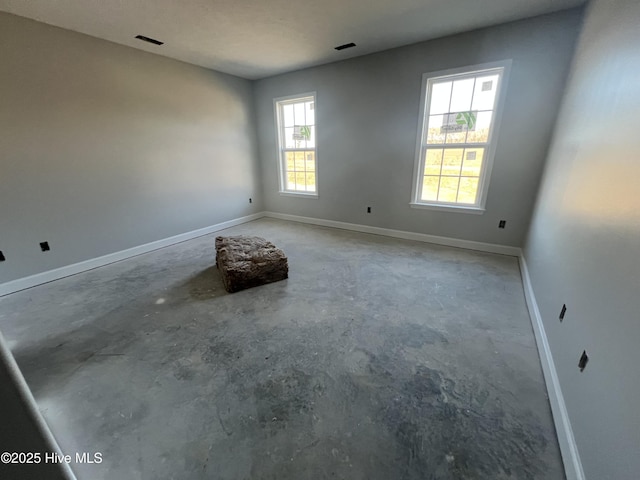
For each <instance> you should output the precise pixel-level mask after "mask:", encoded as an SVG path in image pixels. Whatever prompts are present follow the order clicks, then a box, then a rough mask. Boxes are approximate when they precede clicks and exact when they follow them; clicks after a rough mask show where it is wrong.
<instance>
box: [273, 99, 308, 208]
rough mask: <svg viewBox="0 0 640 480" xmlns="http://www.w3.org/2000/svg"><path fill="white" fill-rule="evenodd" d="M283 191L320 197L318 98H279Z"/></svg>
mask: <svg viewBox="0 0 640 480" xmlns="http://www.w3.org/2000/svg"><path fill="white" fill-rule="evenodd" d="M274 104H275V110H276V124H277V133H278V151H279V161H278V165H279V175H280V192H281V193H282V194H292V195H305V196H317V194H318V175H317V172H318V168H317V167H318V164H317V162H318V158H317V148H316V136H317V131H316V128H317V127H316V108H315V107H316V95H315V93H307V94H303V95H297V96H295V97H286V98H276V99H275V100H274Z"/></svg>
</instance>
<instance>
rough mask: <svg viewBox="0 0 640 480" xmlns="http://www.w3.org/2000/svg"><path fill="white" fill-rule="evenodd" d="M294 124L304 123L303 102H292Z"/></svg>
mask: <svg viewBox="0 0 640 480" xmlns="http://www.w3.org/2000/svg"><path fill="white" fill-rule="evenodd" d="M293 111H294V118H295V125H306V123H305V122H306V120H305V118H304V103H294V104H293Z"/></svg>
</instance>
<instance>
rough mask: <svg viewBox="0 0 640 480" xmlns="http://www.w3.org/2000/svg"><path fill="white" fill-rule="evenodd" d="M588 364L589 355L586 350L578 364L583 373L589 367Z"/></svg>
mask: <svg viewBox="0 0 640 480" xmlns="http://www.w3.org/2000/svg"><path fill="white" fill-rule="evenodd" d="M587 363H589V355H587V351H586V350H583V351H582V355H581V356H580V361H579V362H578V368H580V371H581V372H583V371H584V369H585V368H586V366H587Z"/></svg>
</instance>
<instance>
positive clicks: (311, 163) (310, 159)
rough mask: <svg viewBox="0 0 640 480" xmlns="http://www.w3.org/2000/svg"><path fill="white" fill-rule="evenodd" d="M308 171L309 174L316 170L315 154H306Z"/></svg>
mask: <svg viewBox="0 0 640 480" xmlns="http://www.w3.org/2000/svg"><path fill="white" fill-rule="evenodd" d="M305 157H306V165H305V167H306V170H307V172H315V170H316V154H315V152H305Z"/></svg>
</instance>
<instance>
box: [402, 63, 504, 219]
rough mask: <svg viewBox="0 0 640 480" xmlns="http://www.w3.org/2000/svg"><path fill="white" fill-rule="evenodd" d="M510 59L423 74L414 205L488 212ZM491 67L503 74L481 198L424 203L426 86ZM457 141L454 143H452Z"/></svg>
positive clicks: (479, 184)
mask: <svg viewBox="0 0 640 480" xmlns="http://www.w3.org/2000/svg"><path fill="white" fill-rule="evenodd" d="M511 63H512V61H511V59H508V60H501V61H498V62H490V63H482V64H478V65H470V66H467V67H460V68H452V69H449V70H440V71H437V72H429V73H425V74H423V75H422V87H421V91H420V113H419V117H418V134H417V135H416V156H415V162H414V167H413V186H412V188H411V200H410V202H409V205H410V206H411V207H412V208H420V209H426V210H440V211H447V212H456V213H471V214H479V215H482V214H483V213H484V212H485V205H486V202H487V194H488V192H489V181H490V179H491V170H492V169H493V160H494V157H495V153H496V147H497V144H498V138H499V134H500V125H501V124H502V111H503V108H504V100H505V97H506V94H507V86H508V84H509V73H510V71H511ZM492 68H502V69H503V71H502V76H501V78H500V86H499V91H498V98H497V101H496V107H495V109H494V115H495V116H494V118H493V126H492V128H491V131H490V133H489V136H490V138H489V141H488V142H487V155H486V160H485V164H484V166H483V168H482V173H481V174H480V180H479V182H478V191H479V194H480V199H479V201H478V203H477V204H476V205H462V204H458V203H446V202H435V203H434V202H424V201H420V200H419V199H418V192H419V191H420V183H419V182H421V181H422V173H423V170H424V168H423V165H422V137H423V135H424V131H423V129H424V123H425V119H426V116H427V108H428V106H427V103H426V100H427V95H428V92H427V86H428V82H429V80H430V79H438V78H440V77H447V76H451V75H461V74H469V75H470V76H471V75H473V74H474V73H477V72H479V71H481V70H489V69H492ZM453 145H454V144H452V146H453Z"/></svg>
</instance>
